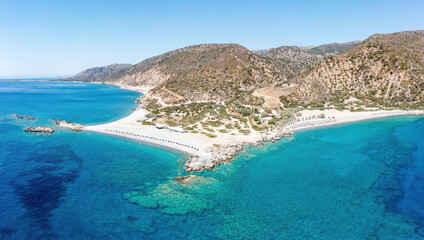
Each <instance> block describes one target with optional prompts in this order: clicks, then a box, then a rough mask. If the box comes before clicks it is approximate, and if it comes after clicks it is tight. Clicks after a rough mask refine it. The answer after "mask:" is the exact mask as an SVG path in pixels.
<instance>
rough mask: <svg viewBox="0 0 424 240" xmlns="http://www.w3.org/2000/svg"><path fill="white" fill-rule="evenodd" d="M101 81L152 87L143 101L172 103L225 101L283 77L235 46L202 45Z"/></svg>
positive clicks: (261, 59)
mask: <svg viewBox="0 0 424 240" xmlns="http://www.w3.org/2000/svg"><path fill="white" fill-rule="evenodd" d="M104 81H105V82H113V83H115V84H121V85H134V86H143V87H146V88H151V91H149V93H148V94H147V95H146V96H145V99H144V101H148V100H152V99H158V100H159V101H158V102H159V103H165V104H167V105H168V104H169V105H173V104H179V103H187V102H195V101H203V102H207V101H214V102H222V101H227V100H229V99H231V98H233V97H235V96H242V95H246V94H247V93H248V92H249V91H251V90H253V89H255V88H261V87H266V86H274V85H276V84H281V83H284V82H286V81H287V78H286V77H285V76H284V74H283V73H282V72H281V70H280V68H279V66H278V65H277V64H276V63H274V62H273V61H271V60H270V59H266V58H264V57H261V56H259V55H257V54H255V53H253V52H251V51H249V50H248V49H246V48H244V47H242V46H240V45H237V44H202V45H196V46H189V47H185V48H181V49H177V50H175V51H171V52H167V53H165V54H162V55H160V56H156V57H152V58H149V59H146V60H144V61H142V62H140V63H138V64H136V65H134V66H131V67H129V68H126V69H123V70H121V71H119V72H117V73H114V74H112V75H110V76H108V77H106V78H105V79H104Z"/></svg>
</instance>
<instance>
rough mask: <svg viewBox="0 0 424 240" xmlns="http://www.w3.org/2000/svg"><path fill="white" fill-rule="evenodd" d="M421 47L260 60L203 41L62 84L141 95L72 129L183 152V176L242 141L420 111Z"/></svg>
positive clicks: (388, 41)
mask: <svg viewBox="0 0 424 240" xmlns="http://www.w3.org/2000/svg"><path fill="white" fill-rule="evenodd" d="M423 47H424V31H409V32H399V33H392V34H375V35H372V36H371V37H369V38H367V39H366V40H364V41H362V42H350V43H347V44H334V45H325V46H321V47H320V46H319V47H316V48H315V49H302V48H299V47H294V46H283V47H280V48H275V49H267V50H261V51H258V52H257V53H255V52H252V51H250V50H248V49H246V48H244V47H242V46H240V45H238V44H202V45H196V46H189V47H185V48H181V49H177V50H175V51H171V52H167V53H165V54H162V55H159V56H156V57H152V58H149V59H146V60H144V61H142V62H140V63H138V64H135V65H111V66H114V67H112V68H110V66H108V67H109V68H108V69H109V70H110V71H97V70H96V69H94V70H93V69H90V70H87V71H88V72H82V73H80V74H77V75H76V76H75V77H73V78H69V79H63V80H65V81H85V82H94V83H103V84H112V85H117V86H121V87H123V88H128V89H131V90H138V91H141V92H143V93H144V95H143V97H141V98H140V99H138V100H137V102H140V103H141V105H140V106H139V107H138V108H137V109H135V110H134V111H133V113H132V114H130V115H129V116H127V117H125V118H123V119H120V120H118V121H114V122H111V123H107V124H101V125H95V126H82V125H81V126H80V125H73V126H78V130H85V131H94V132H101V133H105V134H112V135H117V136H121V137H126V138H131V139H135V140H139V141H143V142H148V143H152V144H156V145H160V146H164V147H169V148H173V149H177V150H180V151H184V152H187V153H188V154H189V155H190V158H189V160H188V161H187V162H186V164H185V169H186V170H187V171H189V172H191V171H202V170H203V169H206V170H211V169H213V168H214V167H215V166H217V165H219V164H221V163H223V162H227V161H230V160H231V159H232V158H233V157H234V156H236V155H237V154H238V153H239V152H240V151H241V150H242V149H243V146H244V145H246V144H251V145H258V144H261V143H263V142H266V141H276V140H278V139H280V138H282V137H291V136H292V133H293V132H294V131H297V130H300V129H306V128H311V127H319V126H327V125H333V124H340V123H346V122H352V121H360V120H366V119H372V118H379V117H387V116H395V115H407V114H408V115H412V114H413V115H415V114H423V113H424V112H423V111H422V108H423V106H424V94H423V91H422V86H423V84H424V61H423V59H424V53H423V52H422V49H423ZM326 51H328V52H326ZM118 66H119V67H118ZM100 72H101V75H96V74H100ZM84 76H87V77H84ZM65 123H66V122H65ZM72 124H73V123H72ZM62 126H71V125H70V124H62Z"/></svg>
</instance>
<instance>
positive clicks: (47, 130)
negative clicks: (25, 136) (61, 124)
mask: <svg viewBox="0 0 424 240" xmlns="http://www.w3.org/2000/svg"><path fill="white" fill-rule="evenodd" d="M24 132H36V133H48V134H53V133H54V128H50V127H43V126H39V127H28V128H26V129H25V130H24Z"/></svg>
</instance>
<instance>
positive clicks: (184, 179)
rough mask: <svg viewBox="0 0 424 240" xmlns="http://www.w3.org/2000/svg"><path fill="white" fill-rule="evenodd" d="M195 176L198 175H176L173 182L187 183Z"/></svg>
mask: <svg viewBox="0 0 424 240" xmlns="http://www.w3.org/2000/svg"><path fill="white" fill-rule="evenodd" d="M196 178H200V177H198V176H196V175H187V176H178V177H176V178H175V179H174V182H180V183H189V182H190V181H192V180H195V179H196Z"/></svg>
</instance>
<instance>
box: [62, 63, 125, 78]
mask: <svg viewBox="0 0 424 240" xmlns="http://www.w3.org/2000/svg"><path fill="white" fill-rule="evenodd" d="M131 66H132V65H131V64H111V65H108V66H105V67H93V68H89V69H87V70H84V71H82V72H80V73H78V74H77V75H75V76H72V77H69V78H65V79H62V80H67V81H80V82H102V81H104V79H106V78H107V77H108V76H110V75H111V74H113V73H116V72H118V71H120V70H122V69H125V68H128V67H131Z"/></svg>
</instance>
